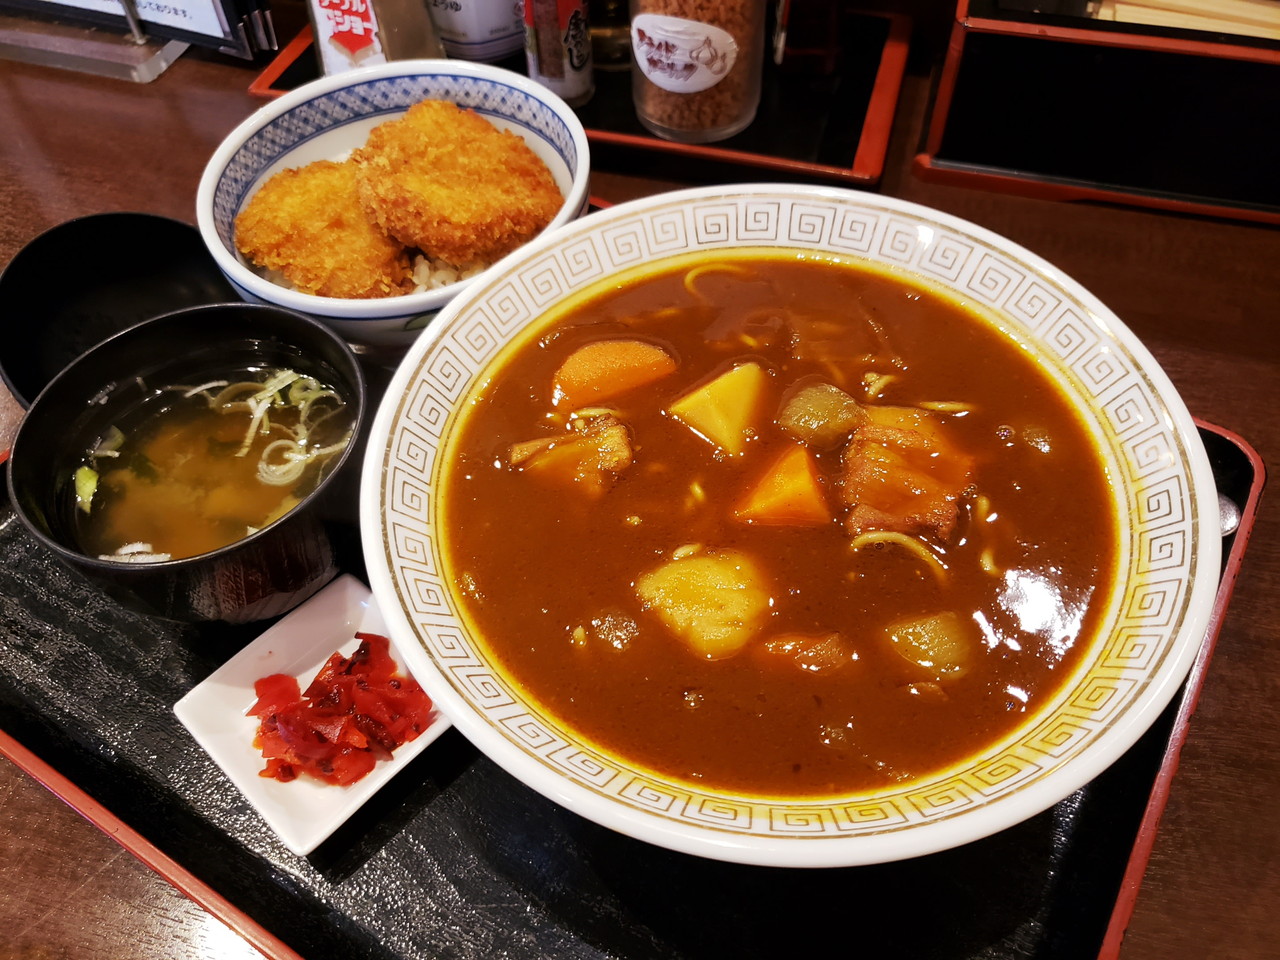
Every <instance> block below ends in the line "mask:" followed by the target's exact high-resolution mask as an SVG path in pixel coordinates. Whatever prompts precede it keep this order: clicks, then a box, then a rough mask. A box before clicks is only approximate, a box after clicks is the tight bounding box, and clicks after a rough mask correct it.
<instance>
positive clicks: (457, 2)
mask: <svg viewBox="0 0 1280 960" xmlns="http://www.w3.org/2000/svg"><path fill="white" fill-rule="evenodd" d="M522 6H523V4H522V3H521V0H427V7H428V9H429V10H430V11H431V22H432V23H434V24H435V25H436V32H437V33H438V34H440V42H441V43H443V44H444V50H445V53H447V54H448V55H449V56H451V57H457V58H458V59H459V60H501V59H502V58H503V57H506V56H509V55H511V54H513V53H515V52H516V51H517V50H519V49H520V48H521V47H523V46H524V17H523V10H522Z"/></svg>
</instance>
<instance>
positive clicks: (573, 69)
mask: <svg viewBox="0 0 1280 960" xmlns="http://www.w3.org/2000/svg"><path fill="white" fill-rule="evenodd" d="M524 32H525V42H524V49H525V56H526V58H527V60H528V66H529V70H528V72H529V77H530V78H531V79H533V80H537V81H538V82H539V83H541V84H543V85H544V86H546V87H548V88H550V89H551V91H552V92H553V93H557V94H559V95H560V97H561V98H563V100H564V101H565V103H567V104H569V106H571V107H580V106H582V105H583V104H584V103H586V102H587V101H588V100H590V99H591V95H592V94H593V93H594V92H595V89H596V87H595V76H594V69H593V66H592V60H591V31H590V28H589V26H588V23H587V4H586V0H524Z"/></svg>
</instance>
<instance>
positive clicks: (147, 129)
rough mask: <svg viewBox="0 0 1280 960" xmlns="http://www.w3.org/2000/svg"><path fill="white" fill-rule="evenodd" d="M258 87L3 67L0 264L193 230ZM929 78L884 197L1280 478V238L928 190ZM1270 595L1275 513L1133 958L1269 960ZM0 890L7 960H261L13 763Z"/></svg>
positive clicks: (1279, 521)
mask: <svg viewBox="0 0 1280 960" xmlns="http://www.w3.org/2000/svg"><path fill="white" fill-rule="evenodd" d="M914 59H916V60H919V59H920V58H919V57H916V58H914ZM256 71H257V68H255V67H254V66H253V65H250V64H243V63H240V62H237V61H228V60H224V59H221V58H218V57H214V56H209V55H201V54H198V53H193V52H189V53H188V54H187V55H185V56H184V57H183V58H182V59H180V60H179V61H178V62H177V63H176V64H175V65H174V66H173V67H172V68H170V69H169V71H168V72H166V73H165V74H164V75H163V76H161V77H160V78H159V79H158V80H156V81H155V82H153V83H151V84H145V85H143V84H131V83H125V82H119V81H111V80H101V79H96V78H93V77H89V76H86V75H82V74H76V73H70V72H64V71H59V70H55V69H49V68H43V67H35V66H27V65H21V64H15V63H5V62H0V130H2V131H3V132H2V133H0V264H5V263H7V262H8V261H9V259H10V258H11V257H12V256H13V255H14V254H15V253H16V252H17V251H18V250H19V249H20V248H21V247H22V246H23V245H24V244H25V243H26V242H27V241H29V240H30V239H32V238H33V237H34V236H35V235H37V234H38V233H40V232H41V231H43V230H44V229H46V228H48V227H50V226H52V225H54V224H56V223H59V222H61V221H63V220H67V219H69V218H72V217H76V216H79V215H84V214H89V213H95V212H102V211H111V210H141V211H147V212H152V213H157V214H163V215H167V216H171V217H176V218H179V219H183V220H187V221H189V222H194V218H195V209H194V202H195V193H196V185H197V181H198V179H199V177H200V173H201V170H202V168H203V166H204V164H205V162H206V160H207V159H208V157H209V155H210V154H211V153H212V152H213V150H214V149H215V147H216V146H217V145H218V143H219V141H220V140H221V139H222V137H223V136H224V135H225V134H226V133H227V132H229V131H230V130H231V129H232V127H234V126H235V125H236V124H237V123H238V122H239V121H240V120H242V119H243V118H244V117H245V116H247V115H248V114H249V113H250V112H251V111H252V110H254V109H255V108H256V107H257V106H259V105H260V102H261V101H259V100H257V99H255V98H254V97H253V96H251V95H250V94H249V93H248V92H247V88H248V85H249V83H250V82H251V81H252V80H253V78H254V76H255V75H256ZM928 80H929V78H928V76H927V62H926V63H925V66H924V68H923V69H922V68H920V67H919V66H918V65H917V66H915V67H913V69H912V70H911V71H910V72H909V74H908V77H907V78H906V82H905V84H904V88H903V93H902V100H901V104H900V108H899V111H898V115H897V119H896V122H895V128H894V131H893V137H892V141H891V146H890V154H889V157H888V161H887V164H886V172H885V176H884V179H883V182H882V183H881V185H880V190H881V191H882V192H884V193H886V194H890V195H893V196H897V197H902V198H904V199H909V200H913V201H916V202H919V203H923V204H927V205H929V206H932V207H936V208H939V209H941V210H944V211H946V212H948V213H951V214H954V215H957V216H960V217H963V218H966V219H968V220H972V221H974V222H976V223H978V224H981V225H982V226H984V227H987V228H989V229H991V230H994V231H996V232H998V233H1002V234H1004V235H1006V236H1008V237H1010V238H1012V239H1013V240H1015V241H1016V242H1018V243H1020V244H1022V245H1024V246H1025V247H1027V248H1029V249H1030V250H1032V251H1034V252H1036V253H1037V254H1039V255H1041V256H1043V257H1044V258H1046V259H1047V260H1049V261H1050V262H1052V263H1054V264H1056V265H1057V266H1058V267H1060V268H1061V269H1062V270H1064V271H1065V272H1067V273H1068V274H1071V275H1073V276H1074V277H1075V278H1077V279H1078V280H1080V281H1081V282H1082V283H1083V284H1084V285H1085V286H1086V287H1088V288H1089V289H1091V290H1092V291H1093V292H1094V293H1095V294H1096V295H1097V296H1098V297H1099V298H1100V299H1101V300H1102V301H1103V302H1105V303H1106V304H1107V305H1108V306H1110V307H1111V308H1112V309H1113V310H1114V311H1115V312H1116V313H1117V314H1118V315H1119V316H1120V317H1121V318H1122V319H1123V320H1124V321H1125V322H1126V323H1127V324H1128V325H1129V326H1130V327H1132V328H1133V329H1134V331H1135V332H1136V333H1137V334H1138V335H1139V336H1140V337H1141V338H1142V339H1143V340H1144V341H1145V343H1146V344H1147V346H1148V347H1149V348H1150V349H1151V351H1152V352H1153V353H1154V354H1155V356H1156V357H1157V359H1158V360H1159V361H1160V363H1161V364H1162V365H1163V366H1164V368H1165V370H1166V371H1167V372H1168V374H1169V376H1170V377H1171V378H1172V380H1173V381H1174V383H1175V384H1176V386H1177V387H1178V389H1179V390H1180V391H1181V393H1182V395H1183V396H1184V398H1185V399H1186V402H1187V405H1188V406H1189V407H1190V409H1191V411H1192V413H1194V414H1196V415H1197V416H1199V417H1202V418H1204V419H1206V420H1208V421H1210V422H1212V423H1216V424H1218V425H1221V426H1223V427H1226V428H1228V429H1229V430H1232V431H1234V432H1236V433H1238V434H1240V435H1241V436H1243V437H1244V438H1245V439H1246V440H1247V441H1249V442H1250V443H1251V444H1253V446H1255V447H1256V448H1257V449H1258V450H1259V451H1260V452H1261V454H1262V455H1263V457H1264V459H1265V460H1266V462H1267V464H1268V466H1269V467H1270V469H1272V470H1275V469H1277V468H1278V467H1280V416H1277V415H1276V411H1275V406H1274V405H1275V404H1276V403H1277V401H1280V390H1278V389H1277V387H1278V386H1280V229H1275V228H1272V227H1267V226H1261V225H1256V224H1248V223H1243V222H1232V221H1227V220H1212V219H1202V218H1193V217H1187V216H1181V215H1177V214H1171V213H1163V212H1155V211H1151V210H1139V209H1130V208H1124V207H1119V206H1114V207H1113V206H1103V205H1089V204H1068V203H1060V202H1054V201H1046V200H1035V199H1027V198H1021V197H1016V196H1008V195H998V194H994V193H987V192H982V191H978V190H973V189H967V188H959V187H944V186H937V185H931V184H928V183H924V182H922V181H920V180H919V179H918V178H917V177H916V176H915V175H914V174H913V173H912V171H911V158H912V156H913V154H914V152H915V150H916V147H917V145H918V141H919V134H920V130H921V126H922V124H923V122H924V116H925V112H926V109H927V105H928V96H929V82H928ZM1241 93H1242V95H1247V92H1245V91H1242V92H1241ZM1100 148H1105V145H1100ZM668 185H669V184H666V183H659V182H656V181H652V180H647V179H644V178H643V177H642V176H637V175H636V174H635V171H628V170H625V169H622V168H615V169H597V172H596V175H595V177H594V183H593V193H595V194H596V195H598V196H600V197H603V198H605V199H608V200H612V201H618V200H623V199H627V198H629V197H632V196H637V195H641V194H644V193H647V192H652V191H653V190H655V189H662V188H664V187H666V186H668ZM83 253H84V256H92V255H93V251H91V250H86V251H84V252H83ZM136 253H137V256H139V257H146V256H147V254H148V251H146V250H138V251H136ZM68 269H69V270H73V269H74V264H68ZM8 322H12V318H8V317H0V323H8ZM0 414H3V417H2V419H3V420H4V421H5V422H7V423H8V424H10V425H11V424H12V423H13V421H14V419H15V418H16V416H17V415H18V412H17V411H16V410H15V408H14V407H13V405H12V404H11V402H10V401H8V398H3V400H0ZM1278 595H1280V508H1276V505H1275V504H1274V503H1270V504H1269V503H1267V502H1266V500H1265V498H1264V502H1263V509H1262V511H1261V514H1260V516H1259V518H1258V522H1257V525H1256V527H1255V530H1254V535H1253V538H1252V542H1251V545H1250V547H1249V550H1248V553H1247V554H1246V557H1245V562H1244V567H1243V572H1242V575H1241V578H1240V580H1239V582H1238V585H1237V587H1236V590H1235V594H1234V599H1233V601H1232V603H1231V606H1230V608H1229V611H1228V616H1227V619H1226V622H1225V625H1224V627H1223V629H1222V632H1221V635H1220V639H1219V642H1218V646H1217V650H1216V653H1215V656H1214V660H1213V663H1212V665H1211V668H1210V671H1209V674H1208V680H1207V683H1206V685H1205V688H1204V691H1203V695H1202V698H1201V700H1200V703H1199V707H1198V711H1197V713H1196V714H1195V716H1194V718H1193V721H1192V725H1191V730H1190V736H1189V739H1188V742H1187V744H1186V746H1185V749H1184V750H1183V753H1182V758H1181V765H1180V768H1179V770H1178V773H1177V777H1176V780H1175V781H1174V784H1173V788H1172V795H1171V797H1170V800H1169V804H1168V807H1167V810H1166V812H1165V815H1164V817H1163V821H1162V823H1161V826H1160V832H1159V835H1158V837H1157V840H1156V844H1155V849H1154V852H1153V855H1152V859H1151V863H1150V867H1149V870H1148V871H1147V874H1146V877H1145V879H1144V881H1143V884H1142V887H1141V891H1140V895H1139V898H1138V901H1137V908H1136V912H1135V914H1134V917H1133V920H1132V923H1131V925H1130V927H1129V931H1128V934H1127V937H1126V939H1125V943H1124V947H1123V949H1122V952H1121V956H1122V957H1123V958H1125V960H1181V958H1186V960H1193V958H1194V960H1206V958H1232V960H1252V958H1258V960H1261V958H1265V957H1273V956H1276V955H1277V949H1278V945H1280V909H1277V907H1278V906H1280V868H1277V864H1278V863H1280V818H1277V817H1276V816H1275V814H1274V811H1273V810H1272V806H1273V798H1272V794H1271V791H1272V790H1280V643H1276V641H1275V637H1276V632H1277V625H1280V615H1278V614H1277V613H1276V597H1277V596H1278ZM0 878H2V879H0V960H16V958H23V960H55V958H71V957H75V958H78V960H95V958H103V960H106V958H112V960H119V958H153V957H154V958H165V960H187V958H218V960H234V958H237V957H241V956H244V957H252V956H257V952H256V951H255V950H254V949H253V948H252V947H251V946H249V945H248V944H247V943H245V942H244V941H243V940H241V939H240V938H239V937H238V936H237V935H236V934H235V932H234V931H231V930H230V929H228V928H227V927H225V926H223V925H222V924H221V923H220V922H219V921H218V920H217V919H216V918H214V917H213V916H211V915H210V914H209V913H207V912H205V911H204V910H203V909H201V908H200V907H199V906H197V905H196V904H194V903H192V902H191V901H189V900H188V899H186V898H185V897H184V896H183V895H182V894H181V893H179V892H178V891H176V890H175V889H174V888H173V887H171V886H170V885H169V884H168V883H167V882H166V881H165V880H164V879H162V878H161V877H160V876H158V875H156V874H154V873H153V872H151V871H150V870H149V869H148V868H147V867H145V866H143V865H142V864H141V863H138V862H137V861H136V860H134V859H133V857H132V856H131V855H130V854H129V853H128V852H126V851H125V850H124V849H122V848H121V847H120V846H119V845H118V844H116V843H115V842H113V840H112V839H110V838H109V837H107V836H106V835H104V834H102V833H101V832H100V831H98V830H97V829H96V828H94V827H93V826H91V825H90V824H88V823H86V822H85V821H84V820H83V819H82V818H81V817H80V816H79V815H78V814H76V813H75V812H74V811H73V810H71V809H69V808H68V807H67V806H65V805H64V804H63V803H61V802H60V801H59V800H58V799H57V798H56V797H55V796H53V795H52V794H51V793H49V792H47V791H46V790H45V789H44V788H43V787H42V786H40V785H39V784H38V783H36V782H35V781H33V780H31V779H30V778H29V777H27V776H26V775H25V774H23V773H22V772H21V771H20V770H19V769H18V768H17V767H15V766H14V765H13V764H11V763H9V762H7V761H3V760H0ZM316 960H321V958H316ZM1082 960H1083V958H1082Z"/></svg>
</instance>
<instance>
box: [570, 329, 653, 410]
mask: <svg viewBox="0 0 1280 960" xmlns="http://www.w3.org/2000/svg"><path fill="white" fill-rule="evenodd" d="M675 369H676V361H675V358H674V357H672V356H671V354H669V353H667V351H666V350H664V349H662V347H659V346H657V345H656V344H653V343H647V342H645V341H644V340H597V341H595V342H594V343H588V344H586V345H585V346H581V347H579V348H578V349H577V350H575V351H574V352H573V353H571V354H569V356H568V357H567V358H566V359H565V361H564V363H562V364H561V365H560V369H559V370H557V371H556V373H555V376H554V377H553V378H552V381H551V386H552V390H553V391H554V392H553V398H554V402H555V404H556V406H566V407H568V408H569V409H570V410H575V409H577V408H579V407H584V406H588V405H590V404H593V403H601V402H603V401H605V400H608V399H610V398H612V397H616V396H619V395H621V394H623V393H626V392H627V391H629V390H634V389H636V387H643V386H644V385H645V384H647V383H653V382H654V381H655V380H661V379H662V378H663V377H665V376H667V375H668V374H670V373H672V372H674V371H675Z"/></svg>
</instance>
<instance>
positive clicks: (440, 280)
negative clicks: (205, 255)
mask: <svg viewBox="0 0 1280 960" xmlns="http://www.w3.org/2000/svg"><path fill="white" fill-rule="evenodd" d="M246 265H247V266H248V267H249V269H250V270H252V271H253V272H254V273H256V274H257V275H258V276H260V277H262V279H264V280H267V281H270V282H271V283H274V284H275V285H276V286H277V287H284V288H285V289H286V290H297V289H298V288H297V287H295V286H294V285H293V284H292V283H290V282H289V281H288V280H287V279H286V278H285V275H284V274H283V273H281V272H280V271H279V270H270V269H267V268H264V267H258V266H256V265H254V264H252V263H250V264H246ZM488 267H489V264H488V263H485V262H484V261H481V260H473V261H471V262H470V263H468V264H465V265H463V266H458V265H457V264H454V263H449V262H448V261H447V260H440V259H438V258H436V257H429V256H427V255H426V254H425V253H419V254H417V255H415V256H414V258H413V263H412V264H411V266H410V275H411V276H412V278H413V289H412V290H410V291H409V294H413V293H426V292H428V291H429V290H439V289H440V288H441V287H447V286H450V285H451V284H455V283H458V282H459V281H460V280H470V279H471V278H472V277H478V276H479V275H480V274H482V273H484V271H485V270H486V269H488ZM299 292H302V291H299ZM409 294H402V296H408V295H409Z"/></svg>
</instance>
